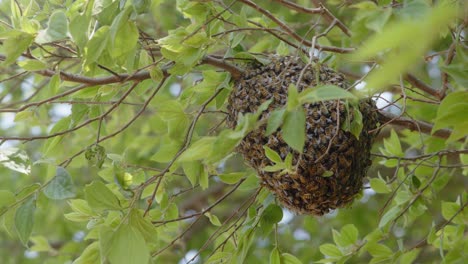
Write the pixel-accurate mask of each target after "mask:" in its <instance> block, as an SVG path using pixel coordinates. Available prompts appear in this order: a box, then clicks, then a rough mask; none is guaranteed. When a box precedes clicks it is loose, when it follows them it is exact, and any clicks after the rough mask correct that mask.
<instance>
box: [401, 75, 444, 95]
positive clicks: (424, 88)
mask: <svg viewBox="0 0 468 264" xmlns="http://www.w3.org/2000/svg"><path fill="white" fill-rule="evenodd" d="M405 80H406V81H408V82H409V83H410V84H411V85H413V86H414V87H416V88H418V89H420V90H421V91H423V92H426V93H428V94H430V95H432V96H434V97H435V98H438V99H441V96H440V94H439V91H437V90H436V89H434V88H432V87H430V86H429V85H427V84H426V83H424V82H423V81H421V80H419V79H418V78H416V77H415V76H414V75H412V74H407V75H406V76H405Z"/></svg>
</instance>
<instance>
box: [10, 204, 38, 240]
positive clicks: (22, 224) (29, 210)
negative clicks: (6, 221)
mask: <svg viewBox="0 0 468 264" xmlns="http://www.w3.org/2000/svg"><path fill="white" fill-rule="evenodd" d="M35 210H36V199H35V197H31V198H29V199H27V200H26V202H25V203H23V204H22V205H21V206H20V207H19V208H18V209H17V210H16V214H15V227H16V233H17V234H18V237H19V238H20V240H21V242H22V243H23V245H24V246H26V247H27V246H28V242H29V237H30V236H31V233H32V230H33V226H34V211H35Z"/></svg>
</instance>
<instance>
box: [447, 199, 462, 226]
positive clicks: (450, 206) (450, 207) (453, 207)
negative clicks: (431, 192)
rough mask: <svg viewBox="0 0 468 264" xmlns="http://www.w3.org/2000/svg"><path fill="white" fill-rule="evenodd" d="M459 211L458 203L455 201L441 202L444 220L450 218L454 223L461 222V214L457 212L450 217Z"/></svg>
mask: <svg viewBox="0 0 468 264" xmlns="http://www.w3.org/2000/svg"><path fill="white" fill-rule="evenodd" d="M459 211H460V205H459V204H458V203H455V202H445V201H443V202H442V216H443V217H444V219H445V220H447V221H448V220H451V221H452V223H455V224H463V220H462V216H461V214H458V215H457V216H456V217H455V218H453V219H452V217H453V216H454V215H455V214H457V213H458V212H459Z"/></svg>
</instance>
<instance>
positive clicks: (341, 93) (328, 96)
mask: <svg viewBox="0 0 468 264" xmlns="http://www.w3.org/2000/svg"><path fill="white" fill-rule="evenodd" d="M339 99H356V96H355V95H353V94H352V93H350V92H348V91H346V90H345V89H343V88H341V87H339V86H336V85H331V84H327V85H323V86H319V87H311V88H307V89H305V90H304V91H302V92H301V93H300V94H299V102H300V103H301V104H305V103H316V102H320V101H330V100H339Z"/></svg>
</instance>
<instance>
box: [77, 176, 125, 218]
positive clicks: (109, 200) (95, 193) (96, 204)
mask: <svg viewBox="0 0 468 264" xmlns="http://www.w3.org/2000/svg"><path fill="white" fill-rule="evenodd" d="M84 192H85V196H86V200H87V201H88V204H89V206H90V207H91V208H92V209H93V210H96V211H103V210H121V209H122V207H121V206H120V202H119V199H118V198H117V196H115V194H114V193H113V192H112V191H111V190H109V188H107V187H106V185H105V184H104V183H102V182H100V181H94V182H92V183H91V184H89V185H87V186H86V187H85V190H84Z"/></svg>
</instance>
